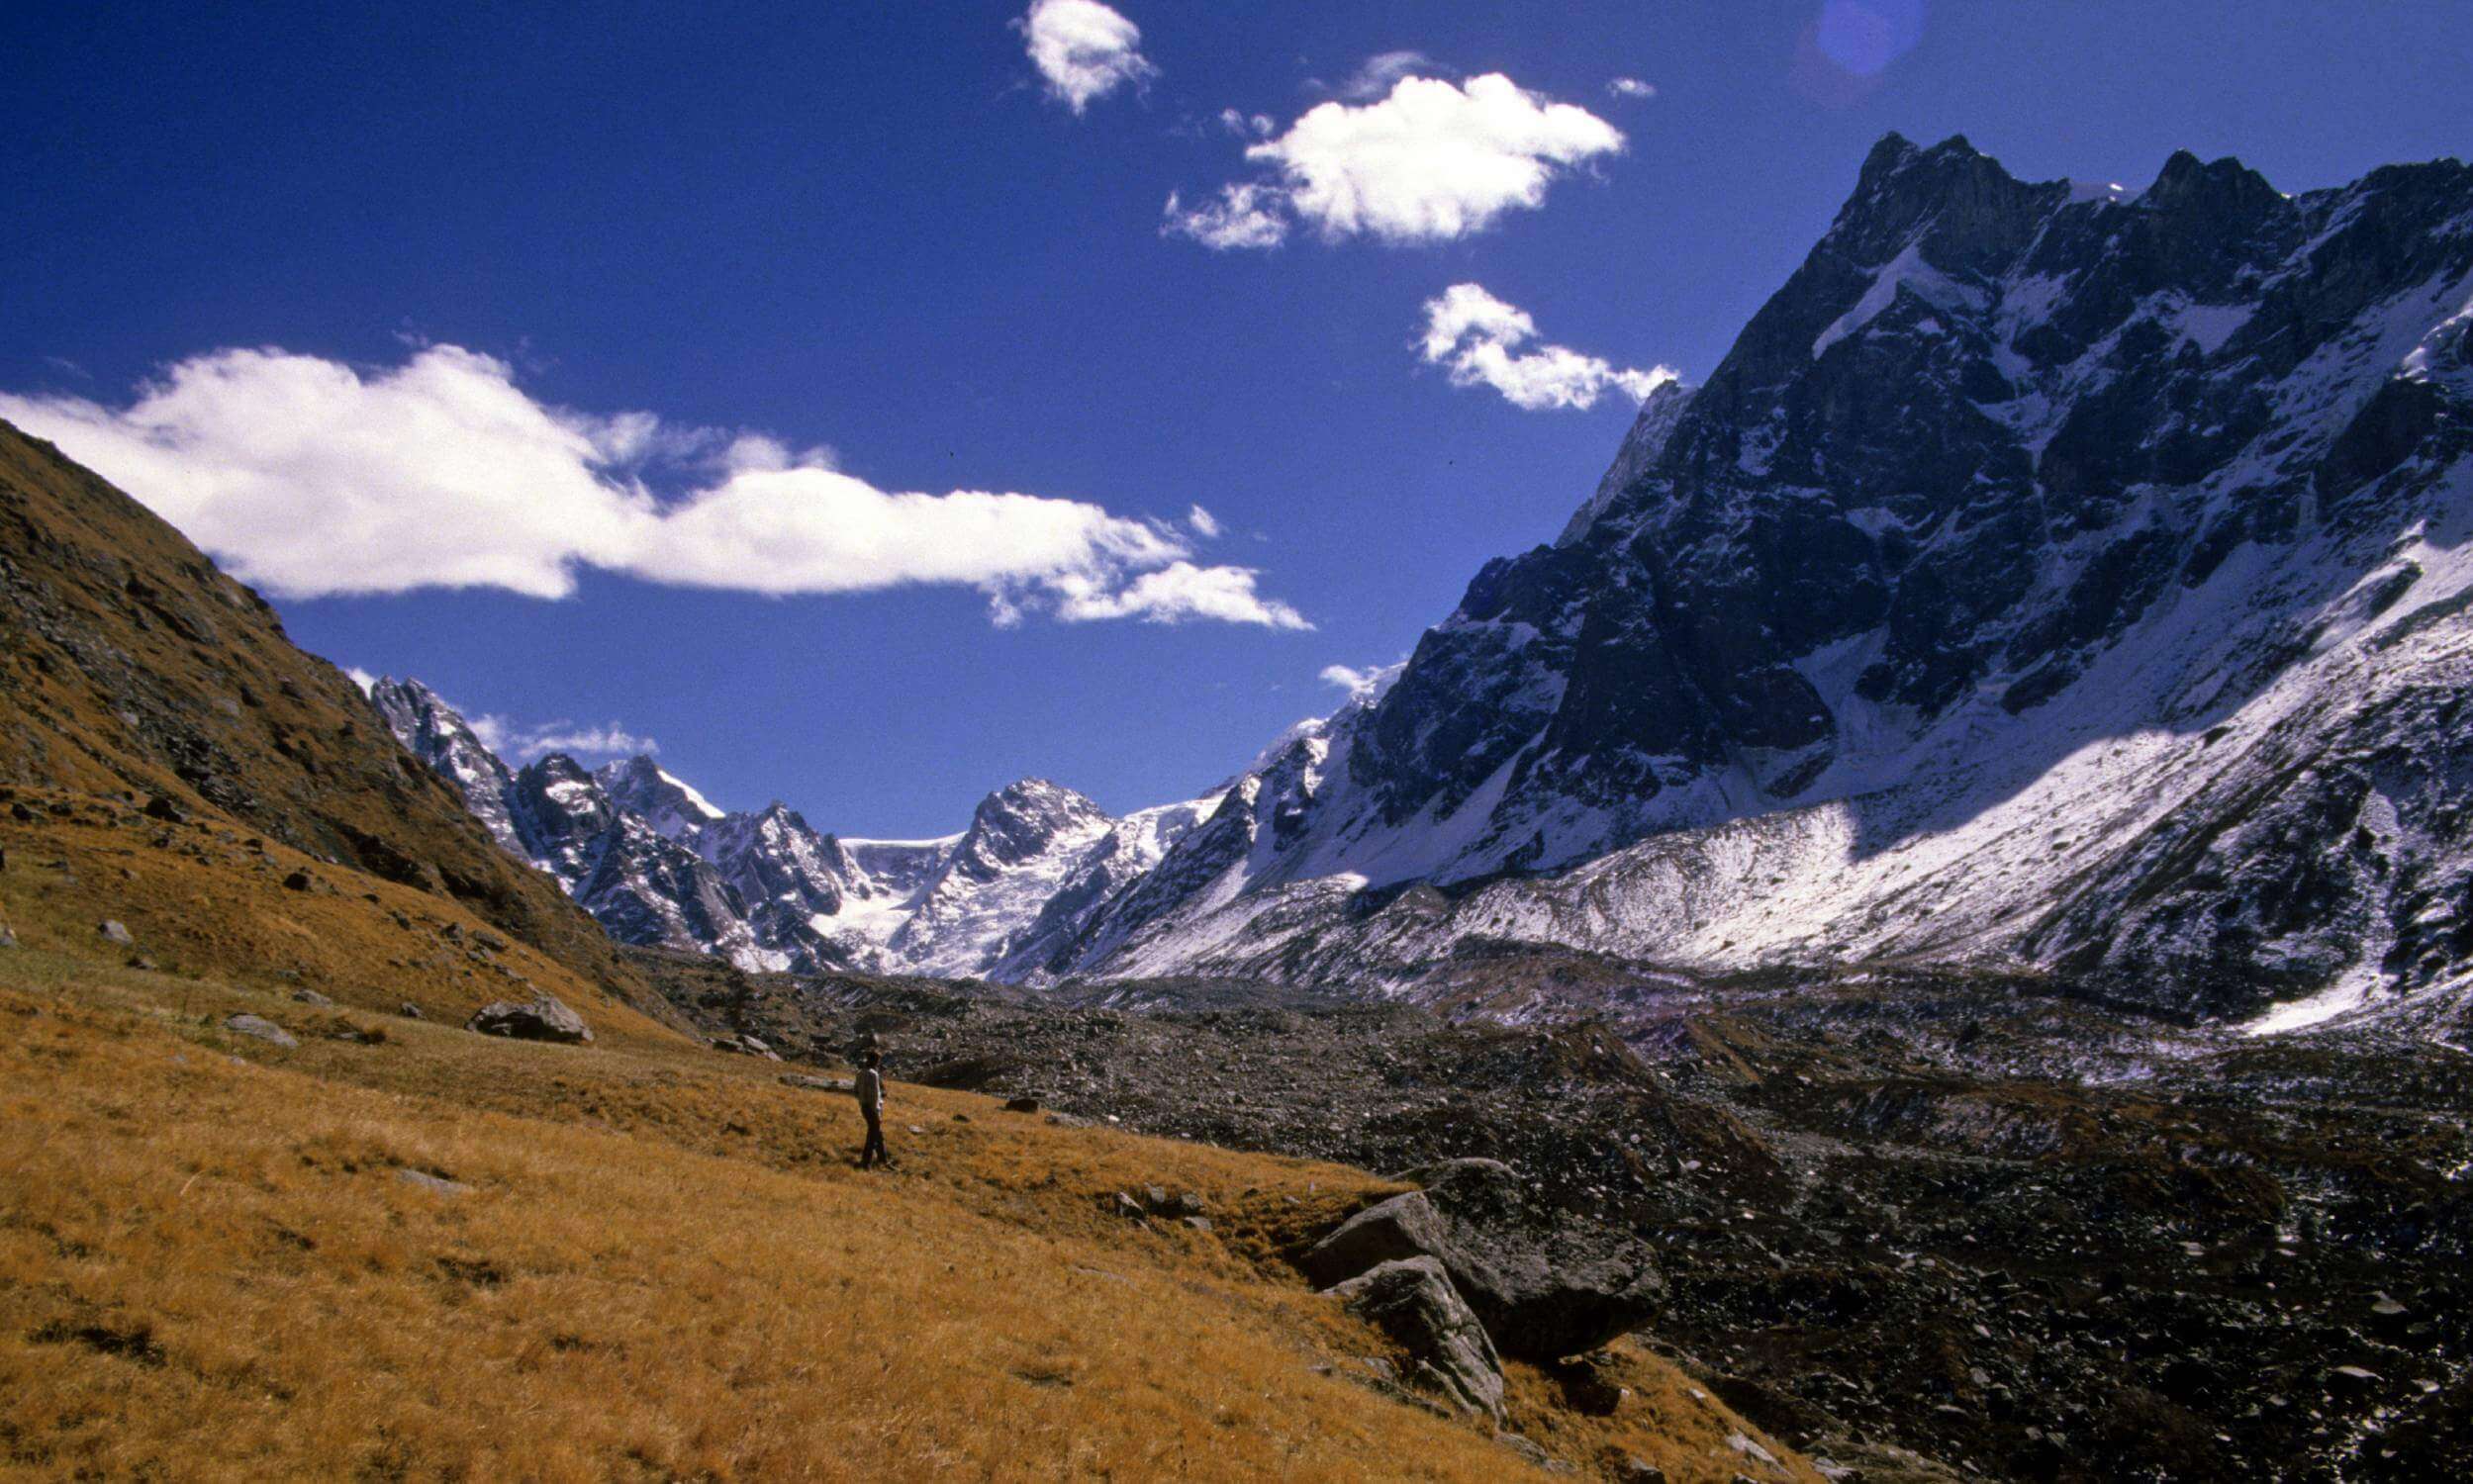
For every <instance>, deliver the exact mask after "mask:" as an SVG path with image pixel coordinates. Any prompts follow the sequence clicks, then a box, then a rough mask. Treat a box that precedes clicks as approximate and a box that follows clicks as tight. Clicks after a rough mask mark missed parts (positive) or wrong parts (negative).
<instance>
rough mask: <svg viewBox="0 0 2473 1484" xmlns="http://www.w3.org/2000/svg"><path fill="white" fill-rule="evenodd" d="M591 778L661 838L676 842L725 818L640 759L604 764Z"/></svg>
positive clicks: (698, 795) (697, 795) (648, 761)
mask: <svg viewBox="0 0 2473 1484" xmlns="http://www.w3.org/2000/svg"><path fill="white" fill-rule="evenodd" d="M593 777H595V778H596V779H598V780H600V781H601V786H602V787H603V788H607V789H608V790H610V798H611V801H612V802H614V803H616V804H617V805H618V807H619V808H621V809H624V810H626V811H627V812H628V813H630V814H633V815H635V816H636V817H638V818H640V819H642V820H643V821H644V822H645V823H646V824H648V825H651V826H652V828H653V829H654V830H655V831H657V832H659V833H660V834H661V835H663V836H665V837H667V838H669V839H672V840H677V839H680V838H682V837H685V836H690V835H693V834H695V833H696V832H697V831H698V830H700V829H702V828H704V827H705V826H706V825H708V824H711V823H713V821H715V820H718V819H721V818H724V817H726V816H725V815H724V814H723V813H722V811H721V810H719V809H717V808H714V807H713V804H712V802H711V801H710V800H708V799H707V798H706V797H705V796H704V795H703V794H701V793H699V792H697V791H696V790H695V789H693V788H689V787H688V786H687V785H686V784H684V783H681V782H680V781H679V780H678V779H676V778H673V777H671V776H670V775H669V774H667V773H665V772H663V771H662V769H661V766H660V765H659V764H657V763H655V762H654V761H653V760H652V759H650V758H647V757H642V756H637V757H632V758H627V759H624V760H622V761H620V762H616V763H608V764H604V765H603V766H602V767H601V768H600V769H598V770H596V771H595V772H594V774H593Z"/></svg>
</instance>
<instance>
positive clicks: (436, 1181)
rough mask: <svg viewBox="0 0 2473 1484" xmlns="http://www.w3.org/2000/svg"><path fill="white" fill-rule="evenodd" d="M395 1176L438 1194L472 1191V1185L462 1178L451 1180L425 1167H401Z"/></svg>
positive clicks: (468, 1192) (464, 1193)
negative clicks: (434, 1173) (432, 1172)
mask: <svg viewBox="0 0 2473 1484" xmlns="http://www.w3.org/2000/svg"><path fill="white" fill-rule="evenodd" d="M395 1177H396V1178H397V1179H399V1180H402V1181H403V1182H404V1183H405V1184H407V1185H418V1186H420V1187H421V1188H422V1189H424V1190H427V1191H429V1192H431V1193H432V1194H436V1195H470V1194H471V1193H472V1187H471V1186H469V1185H467V1184H465V1183H464V1182H463V1181H461V1180H450V1179H448V1178H446V1177H445V1176H444V1175H433V1174H431V1173H429V1172H428V1170H424V1169H399V1170H397V1171H395Z"/></svg>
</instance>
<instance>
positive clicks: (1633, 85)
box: [1606, 77, 1658, 98]
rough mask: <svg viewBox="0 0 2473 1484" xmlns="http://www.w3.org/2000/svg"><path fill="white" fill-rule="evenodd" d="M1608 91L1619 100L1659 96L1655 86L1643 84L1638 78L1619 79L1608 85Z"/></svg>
mask: <svg viewBox="0 0 2473 1484" xmlns="http://www.w3.org/2000/svg"><path fill="white" fill-rule="evenodd" d="M1606 91H1607V92H1609V93H1612V94H1613V95H1614V96H1616V97H1617V98H1655V97H1656V96H1658V90H1657V87H1656V86H1655V85H1654V84H1651V83H1646V82H1643V81H1641V80H1640V79H1639V78H1637V77H1618V78H1616V79H1614V80H1613V81H1612V82H1609V83H1607V84H1606Z"/></svg>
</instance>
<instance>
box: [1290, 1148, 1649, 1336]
mask: <svg viewBox="0 0 2473 1484" xmlns="http://www.w3.org/2000/svg"><path fill="white" fill-rule="evenodd" d="M1419 1257H1425V1258H1431V1259H1433V1260H1434V1261H1436V1262H1437V1263H1439V1264H1440V1265H1441V1266H1442V1268H1443V1270H1444V1271H1446V1272H1448V1273H1449V1274H1450V1275H1451V1282H1452V1286H1453V1287H1454V1288H1455V1289H1457V1290H1458V1291H1459V1293H1460V1295H1461V1296H1462V1297H1463V1298H1465V1299H1466V1300H1467V1301H1468V1304H1469V1307H1470V1308H1471V1309H1473V1310H1474V1311H1475V1312H1476V1314H1477V1316H1478V1317H1479V1318H1480V1319H1481V1320H1483V1321H1484V1324H1485V1329H1486V1333H1487V1334H1489V1335H1491V1336H1492V1337H1493V1340H1494V1345H1495V1346H1496V1347H1497V1348H1499V1349H1500V1350H1502V1352H1503V1353H1505V1354H1508V1355H1517V1356H1520V1357H1521V1358H1523V1359H1532V1360H1554V1359H1560V1358H1562V1357H1563V1356H1566V1355H1576V1354H1579V1353H1580V1352H1582V1351H1584V1350H1593V1349H1595V1348H1597V1347H1598V1346H1599V1345H1604V1344H1605V1343H1606V1342H1607V1341H1609V1340H1613V1339H1615V1338H1616V1337H1618V1336H1621V1335H1624V1334H1628V1333H1629V1332H1631V1331H1632V1330H1635V1329H1638V1328H1639V1327H1640V1326H1641V1325H1642V1324H1644V1323H1646V1322H1647V1321H1648V1320H1649V1319H1650V1317H1651V1316H1652V1315H1654V1314H1655V1313H1656V1312H1657V1307H1658V1303H1659V1300H1660V1298H1661V1297H1662V1296H1663V1294H1664V1293H1665V1278H1664V1277H1663V1276H1662V1275H1661V1274H1660V1273H1659V1271H1658V1265H1657V1259H1656V1254H1655V1253H1654V1252H1651V1250H1650V1249H1649V1248H1648V1246H1647V1245H1646V1244H1644V1243H1641V1242H1639V1241H1637V1240H1635V1239H1633V1238H1631V1237H1629V1236H1627V1235H1625V1234H1623V1233H1621V1232H1618V1231H1615V1230H1613V1229H1612V1228H1607V1227H1601V1226H1599V1225H1597V1224H1595V1223H1593V1222H1589V1221H1586V1220H1584V1219H1580V1218H1574V1217H1572V1216H1570V1215H1569V1214H1568V1213H1566V1212H1562V1211H1558V1210H1555V1209H1553V1208H1551V1207H1548V1206H1545V1205H1542V1204H1540V1203H1538V1202H1536V1201H1534V1200H1532V1199H1531V1198H1529V1196H1528V1195H1527V1194H1526V1193H1525V1192H1524V1191H1523V1190H1522V1188H1521V1186H1520V1184H1519V1180H1518V1177H1517V1176H1516V1175H1512V1174H1510V1173H1509V1172H1508V1170H1507V1169H1506V1168H1505V1167H1504V1166H1502V1165H1500V1164H1498V1163H1496V1162H1495V1161H1493V1160H1487V1159H1472V1160H1464V1161H1460V1162H1459V1164H1458V1165H1457V1166H1456V1167H1454V1168H1451V1169H1449V1170H1447V1171H1445V1172H1444V1173H1443V1176H1442V1178H1440V1179H1439V1180H1437V1181H1436V1182H1435V1183H1433V1184H1431V1185H1429V1186H1428V1187H1427V1188H1426V1189H1424V1190H1418V1191H1410V1192H1409V1193H1408V1194H1406V1195H1395V1196H1393V1197H1391V1198H1390V1199H1389V1200H1386V1201H1382V1202H1380V1203H1379V1204H1377V1205H1374V1206H1370V1207H1368V1208H1366V1209H1365V1210H1363V1211H1360V1212H1358V1213H1357V1214H1356V1215H1355V1216H1352V1217H1350V1218H1349V1219H1348V1220H1347V1221H1346V1222H1343V1223H1342V1224H1341V1225H1340V1226H1339V1227H1338V1229H1336V1230H1335V1231H1333V1232H1332V1233H1331V1235H1329V1236H1328V1237H1326V1238H1324V1239H1323V1240H1322V1241H1321V1242H1320V1243H1319V1244H1317V1245H1316V1246H1315V1247H1314V1248H1313V1249H1312V1251H1310V1252H1307V1253H1306V1254H1305V1256H1304V1258H1303V1259H1302V1261H1301V1263H1300V1265H1301V1266H1302V1267H1303V1268H1304V1269H1305V1275H1306V1276H1307V1277H1309V1278H1312V1279H1313V1280H1314V1281H1315V1282H1317V1283H1324V1284H1330V1283H1337V1282H1340V1281H1342V1280H1343V1279H1345V1278H1346V1277H1348V1276H1351V1275H1354V1274H1356V1273H1361V1272H1365V1271H1368V1270H1369V1269H1372V1268H1375V1267H1379V1266H1380V1265H1382V1264H1385V1263H1398V1262H1402V1261H1406V1260H1410V1259H1414V1258H1419Z"/></svg>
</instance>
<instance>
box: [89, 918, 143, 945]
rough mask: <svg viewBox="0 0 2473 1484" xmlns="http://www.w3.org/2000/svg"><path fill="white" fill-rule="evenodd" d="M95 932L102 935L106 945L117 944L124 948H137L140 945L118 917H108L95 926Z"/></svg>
mask: <svg viewBox="0 0 2473 1484" xmlns="http://www.w3.org/2000/svg"><path fill="white" fill-rule="evenodd" d="M95 931H96V932H97V933H99V934H101V935H102V938H103V941H104V942H106V943H117V944H119V945H120V946H121V947H123V948H135V947H137V945H138V940H137V939H136V938H134V937H132V936H131V935H130V932H129V928H128V925H127V924H125V923H123V922H122V921H121V920H120V919H119V918H117V917H106V918H105V919H103V921H101V922H100V923H97V924H96V925H95Z"/></svg>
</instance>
